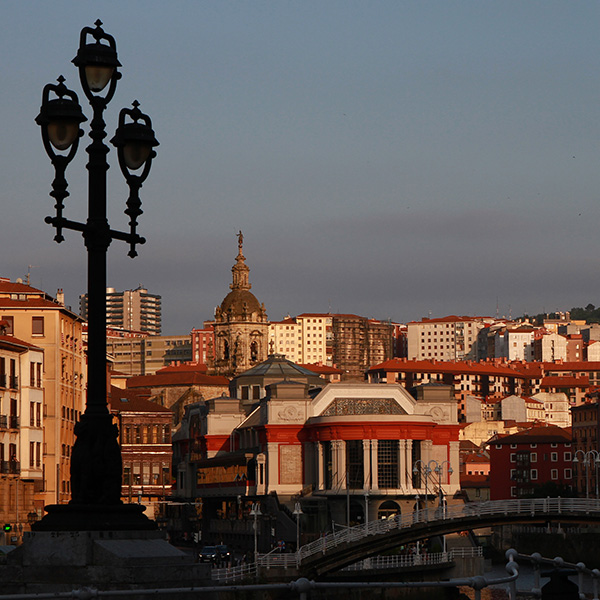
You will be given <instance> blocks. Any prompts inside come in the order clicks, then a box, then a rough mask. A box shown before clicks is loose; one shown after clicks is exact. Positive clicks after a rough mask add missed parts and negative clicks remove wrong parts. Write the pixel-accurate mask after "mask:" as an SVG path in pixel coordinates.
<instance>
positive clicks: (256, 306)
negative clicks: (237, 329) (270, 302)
mask: <svg viewBox="0 0 600 600" xmlns="http://www.w3.org/2000/svg"><path fill="white" fill-rule="evenodd" d="M262 312H263V308H262V307H261V305H260V302H259V301H258V300H257V299H256V296H255V295H254V294H253V293H252V292H250V291H248V290H232V291H231V292H229V294H227V296H225V299H224V300H223V302H221V314H222V315H223V317H224V318H227V316H228V315H229V317H230V318H234V319H236V320H239V319H242V320H244V321H246V320H256V318H257V317H258V316H259V315H262Z"/></svg>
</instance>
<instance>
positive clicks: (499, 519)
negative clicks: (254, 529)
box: [259, 498, 600, 578]
mask: <svg viewBox="0 0 600 600" xmlns="http://www.w3.org/2000/svg"><path fill="white" fill-rule="evenodd" d="M549 521H550V522H558V523H600V500H597V499H587V498H531V499H513V500H494V501H488V502H473V503H467V504H464V505H455V506H445V507H438V508H437V509H435V510H429V512H428V513H427V512H426V511H424V510H417V511H415V512H414V513H411V514H406V515H396V516H395V517H393V518H389V519H383V520H379V521H371V522H369V523H364V524H362V525H357V526H355V527H349V528H346V529H344V530H343V531H336V532H333V533H328V534H327V535H324V536H323V537H321V538H319V539H317V540H315V541H313V542H311V543H309V544H306V545H304V546H301V547H300V548H299V549H298V552H296V553H295V554H292V555H288V556H289V557H290V559H291V560H293V561H294V563H295V564H294V566H295V568H296V569H298V572H299V573H300V574H301V575H303V576H305V577H309V578H320V577H323V576H326V575H327V574H328V573H331V572H334V571H337V570H339V569H342V568H344V567H346V566H348V565H350V564H352V563H355V562H357V561H358V560H360V559H362V558H366V557H369V556H373V555H376V554H381V553H384V552H386V551H389V550H393V549H394V548H397V547H398V546H401V545H404V544H408V543H411V542H416V541H419V540H422V539H425V538H430V537H434V536H440V535H445V534H449V533H454V532H457V531H466V530H470V529H479V528H482V527H490V526H493V525H508V524H511V525H512V524H515V523H546V522H549ZM281 556H284V555H281ZM287 560H289V559H287V557H286V561H287ZM259 563H260V557H259ZM290 566H291V565H290Z"/></svg>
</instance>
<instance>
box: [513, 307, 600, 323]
mask: <svg viewBox="0 0 600 600" xmlns="http://www.w3.org/2000/svg"><path fill="white" fill-rule="evenodd" d="M569 312H570V313H571V319H573V320H574V321H585V322H586V323H600V307H599V308H596V307H595V306H594V305H593V304H592V303H590V304H588V305H587V306H586V307H585V308H582V307H580V306H575V307H573V308H572V309H571V310H570V311H569ZM557 318H558V314H557V313H538V314H537V315H523V316H522V317H520V319H519V320H525V319H528V320H529V321H530V322H531V323H533V324H534V325H542V324H543V323H544V319H557Z"/></svg>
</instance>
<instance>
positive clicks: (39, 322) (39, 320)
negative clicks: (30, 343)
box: [31, 317, 44, 335]
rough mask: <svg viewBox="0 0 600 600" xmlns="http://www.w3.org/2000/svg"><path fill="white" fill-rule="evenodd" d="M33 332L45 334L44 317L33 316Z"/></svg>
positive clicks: (33, 333)
mask: <svg viewBox="0 0 600 600" xmlns="http://www.w3.org/2000/svg"><path fill="white" fill-rule="evenodd" d="M31 334H32V335H44V317H31Z"/></svg>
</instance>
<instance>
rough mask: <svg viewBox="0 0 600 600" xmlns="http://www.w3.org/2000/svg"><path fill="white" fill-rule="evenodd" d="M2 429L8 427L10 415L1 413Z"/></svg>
mask: <svg viewBox="0 0 600 600" xmlns="http://www.w3.org/2000/svg"><path fill="white" fill-rule="evenodd" d="M0 429H8V417H7V416H6V415H0Z"/></svg>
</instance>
